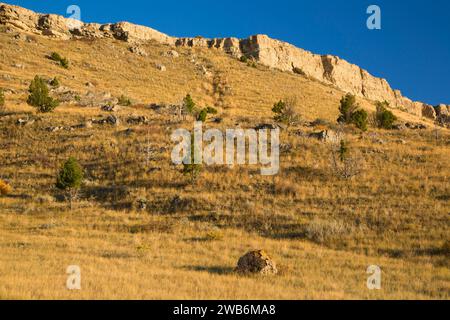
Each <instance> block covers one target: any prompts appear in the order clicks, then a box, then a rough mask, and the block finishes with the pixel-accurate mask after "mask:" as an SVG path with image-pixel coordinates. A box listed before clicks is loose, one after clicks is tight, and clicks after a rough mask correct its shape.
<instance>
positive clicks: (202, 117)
mask: <svg viewBox="0 0 450 320" xmlns="http://www.w3.org/2000/svg"><path fill="white" fill-rule="evenodd" d="M208 114H217V110H216V109H215V108H213V107H206V108H204V109H202V110H201V111H200V112H199V113H198V115H197V121H201V122H205V121H206V118H208Z"/></svg>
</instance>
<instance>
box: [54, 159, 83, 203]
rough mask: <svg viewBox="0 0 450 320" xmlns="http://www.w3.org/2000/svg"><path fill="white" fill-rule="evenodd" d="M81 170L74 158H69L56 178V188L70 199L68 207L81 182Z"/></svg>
mask: <svg viewBox="0 0 450 320" xmlns="http://www.w3.org/2000/svg"><path fill="white" fill-rule="evenodd" d="M83 176H84V175H83V169H82V168H81V166H80V164H79V163H78V161H77V160H76V159H75V158H72V157H71V158H69V159H68V160H67V161H66V162H65V163H64V164H63V166H62V167H61V169H60V171H59V174H58V177H57V178H56V187H57V188H58V189H60V190H63V191H66V192H68V194H69V197H70V207H71V208H72V201H73V199H74V198H75V196H76V194H77V192H78V190H79V189H80V187H81V184H82V182H83Z"/></svg>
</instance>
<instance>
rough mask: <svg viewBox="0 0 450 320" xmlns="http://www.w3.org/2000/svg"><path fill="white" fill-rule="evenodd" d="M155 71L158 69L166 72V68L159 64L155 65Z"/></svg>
mask: <svg viewBox="0 0 450 320" xmlns="http://www.w3.org/2000/svg"><path fill="white" fill-rule="evenodd" d="M156 69H158V70H159V71H166V70H167V68H166V66H165V65H163V64H160V63H157V64H156Z"/></svg>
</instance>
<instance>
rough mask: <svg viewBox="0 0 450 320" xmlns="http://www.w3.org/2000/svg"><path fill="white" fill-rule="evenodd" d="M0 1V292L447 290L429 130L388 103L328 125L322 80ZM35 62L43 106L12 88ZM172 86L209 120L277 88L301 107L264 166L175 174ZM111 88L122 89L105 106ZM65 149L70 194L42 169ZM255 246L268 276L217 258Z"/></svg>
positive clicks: (251, 115) (441, 175) (256, 103)
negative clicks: (342, 172) (377, 114)
mask: <svg viewBox="0 0 450 320" xmlns="http://www.w3.org/2000/svg"><path fill="white" fill-rule="evenodd" d="M1 8H2V9H1V10H0V49H1V50H0V58H1V59H0V70H1V73H0V87H1V88H4V89H5V93H6V94H5V95H6V107H5V108H4V110H2V111H1V112H0V143H1V147H0V161H1V163H2V165H1V171H0V179H2V180H5V181H6V182H7V183H8V184H9V185H10V186H11V187H12V192H11V193H10V194H8V195H2V196H0V297H2V298H32V299H55V298H57V299H58V298H59V299H61V298H63V299H71V298H86V299H89V298H93V299H105V298H106V299H109V298H124V299H140V298H152V299H158V298H166V299H183V298H190V299H214V298H217V299H300V298H313V299H315V298H330V299H336V298H344V299H354V298H368V299H381V298H393V299H399V298H406V299H417V298H418V299H429V298H436V299H448V296H449V293H450V271H449V264H448V261H449V259H448V255H449V215H448V214H449V211H450V210H449V209H450V206H449V201H450V199H449V195H450V189H449V185H450V184H449V181H448V179H449V177H450V171H449V168H450V166H449V165H450V163H449V161H450V157H449V141H450V139H449V137H450V133H449V132H448V130H447V129H444V128H439V127H435V126H434V124H433V123H432V122H431V120H430V119H428V118H422V117H418V116H416V115H414V114H411V113H408V112H404V111H402V110H400V109H393V111H394V113H395V114H396V115H397V116H398V117H399V130H380V129H374V128H370V129H369V131H368V132H365V133H363V132H361V131H359V130H357V129H356V128H354V127H352V126H347V127H344V128H338V127H337V125H336V119H337V117H338V106H339V101H340V99H341V98H342V96H343V95H344V94H345V93H346V90H341V89H339V88H337V87H336V86H334V85H331V84H330V83H328V84H327V83H325V82H323V81H318V80H317V79H312V78H311V77H308V76H307V75H300V74H294V73H292V72H285V71H282V70H277V69H274V68H269V67H268V66H266V65H264V64H263V63H262V62H263V61H259V60H258V59H256V60H255V61H252V60H251V59H250V61H247V62H241V61H239V60H238V59H236V58H235V57H234V56H233V55H230V54H228V53H227V52H226V51H227V50H211V49H210V48H209V46H210V45H207V46H206V47H204V46H203V45H199V46H197V45H193V44H192V45H179V46H176V40H173V39H172V38H170V37H168V38H164V37H165V35H162V34H159V33H158V37H162V38H163V39H166V40H164V41H156V40H158V39H156V40H155V39H153V38H152V36H149V40H148V41H144V42H142V41H138V42H136V41H131V42H129V41H124V40H121V39H120V37H119V39H118V37H117V36H116V37H115V36H111V37H104V36H101V37H90V38H87V37H85V36H82V37H81V36H79V37H77V36H75V37H74V36H73V34H72V33H70V34H67V33H65V32H64V30H62V31H61V32H60V33H58V32H57V31H55V30H59V29H55V28H54V26H55V23H56V25H58V23H57V22H58V21H59V20H61V19H60V18H55V17H53V16H46V17H47V18H45V19H44V18H38V19H37V22H36V16H35V15H34V14H32V13H30V14H29V16H28V18H24V14H23V13H21V15H20V17H19V18H18V19H17V20H14V22H11V20H9V22H7V23H5V19H4V17H5V15H4V14H1V12H5V10H10V8H11V7H10V6H6V5H2V6H1ZM5 8H6V9H5ZM14 10H18V9H17V7H14ZM25 12H28V11H25ZM8 16H11V15H8ZM49 17H51V18H49ZM49 21H51V23H50V22H49ZM55 21H56V22H55ZM65 22H66V21H65V20H64V24H65ZM36 23H37V25H38V26H39V25H42V27H41V28H43V29H39V28H35V27H36ZM75 23H76V22H75ZM124 25H126V24H122V26H124ZM48 26H51V27H48ZM112 26H113V25H109V27H108V28H107V30H120V29H116V28H115V27H112ZM31 27H33V28H34V29H33V30H34V31H36V30H40V31H39V34H34V32H29V31H30V30H29V29H27V28H31ZM84 28H85V29H83V30H84V32H88V28H91V29H90V30H91V31H90V32H91V34H94V35H95V34H96V32H99V31H98V30H100V26H95V25H91V26H85V27H84ZM103 29H105V28H103ZM45 30H51V32H49V31H45ZM145 30H146V31H147V32H150V33H151V34H153V33H152V32H151V31H148V29H145ZM42 31H45V32H44V34H46V35H43V34H41V33H42ZM101 31H102V34H103V31H104V30H101ZM141 31H142V30H141ZM141 31H139V32H141ZM36 32H37V31H36ZM108 32H109V31H108ZM155 32H156V31H155ZM64 34H65V35H67V37H65V36H63V35H64ZM49 35H50V36H49ZM129 35H130V34H129V33H128V35H127V39H128V36H129ZM152 39H153V40H152ZM197 40H199V41H200V40H201V39H197ZM172 41H175V42H173V43H172ZM180 41H181V40H180ZM52 52H58V53H60V54H61V55H62V56H64V57H67V58H68V60H69V61H70V66H69V68H68V69H64V68H62V67H61V66H60V65H59V64H58V63H56V62H55V61H53V60H51V59H49V58H48V56H49V55H50V54H51V53H52ZM261 59H262V58H261ZM258 61H259V62H258ZM35 75H40V76H42V77H43V78H45V79H47V80H51V79H53V78H54V77H57V79H58V82H59V86H54V88H52V89H51V95H52V96H54V97H57V98H59V99H60V100H61V101H62V103H61V105H60V106H59V107H57V108H56V109H55V111H54V112H53V113H49V114H38V113H36V110H35V109H34V108H32V107H30V106H28V105H27V104H26V100H27V97H28V92H27V90H28V86H29V84H30V82H31V80H32V79H33V78H34V77H35ZM188 93H190V94H191V95H192V97H193V99H194V101H195V102H196V103H197V104H198V105H199V106H208V105H209V106H214V107H216V108H217V109H218V114H217V115H216V116H214V118H220V120H221V121H219V119H214V118H211V119H209V120H208V121H207V122H206V123H205V126H206V127H208V128H217V129H221V130H224V129H226V128H233V127H236V126H238V127H242V128H253V127H255V126H257V125H259V124H264V123H273V119H272V118H273V114H272V111H271V109H272V106H273V104H274V103H275V102H277V101H278V100H280V99H284V98H286V97H295V98H296V100H297V105H296V110H297V111H298V112H299V113H300V114H301V116H302V121H301V122H300V123H299V124H297V125H295V126H294V127H293V128H291V130H290V131H282V133H281V143H282V148H281V151H282V154H281V170H280V173H279V175H277V176H274V177H264V176H260V175H259V170H258V169H259V168H257V167H254V166H240V167H234V168H231V167H228V166H213V167H208V166H204V167H203V170H202V173H201V174H200V176H199V177H198V180H197V181H196V182H195V183H193V184H192V183H191V182H190V181H189V179H188V178H186V177H185V176H184V175H183V174H182V173H180V171H181V168H180V167H177V166H174V165H173V164H172V162H171V159H170V153H171V149H172V146H173V143H172V141H171V140H170V135H171V133H172V132H173V131H174V130H175V129H177V128H180V127H183V128H187V129H189V130H192V126H193V119H192V118H190V117H188V118H187V119H186V120H182V119H178V118H177V117H176V113H174V112H173V108H174V106H173V105H178V104H180V102H181V101H182V99H183V97H185V95H186V94H188ZM121 95H124V96H127V97H129V98H131V100H132V102H133V103H132V104H131V105H129V106H116V108H115V109H114V108H112V109H111V107H113V106H114V105H115V104H117V98H118V97H120V96H121ZM358 102H359V103H360V105H361V106H362V107H364V108H365V109H367V110H369V111H373V110H374V109H375V107H374V105H373V101H370V100H367V99H366V98H364V97H360V98H358ZM105 106H106V107H107V108H102V107H105ZM108 108H109V110H110V111H107V110H108ZM111 110H113V111H111ZM317 118H320V119H319V120H320V121H314V120H316V119H317ZM112 119H115V120H112ZM406 122H408V123H409V124H408V125H409V127H410V129H408V128H406V127H405V128H402V127H403V126H402V124H404V123H406ZM424 126H425V127H426V128H425V129H423V128H424ZM413 127H415V128H422V129H421V130H416V129H411V128H413ZM323 130H328V131H331V130H335V131H336V130H343V134H344V135H345V139H346V140H347V141H348V142H349V145H350V148H351V150H352V153H354V154H355V159H357V164H358V169H359V171H360V174H358V175H356V176H355V177H353V178H352V179H343V178H342V177H340V176H339V175H337V174H336V170H335V168H334V167H333V165H332V161H331V160H330V158H331V150H332V148H333V146H332V145H331V144H329V143H327V142H323V141H320V140H318V139H316V138H314V137H316V136H317V135H310V134H311V133H313V134H314V133H320V132H321V131H323ZM68 157H75V158H76V159H78V160H79V162H80V164H81V165H82V166H83V168H84V171H85V182H84V184H83V187H82V190H81V194H80V197H79V199H78V200H77V201H75V203H74V207H73V209H72V210H70V208H69V206H68V203H67V201H65V200H64V199H62V198H61V193H60V192H59V191H58V190H57V189H56V188H55V186H54V185H55V179H56V175H57V173H58V170H59V168H60V166H61V164H62V162H64V161H65V160H66V159H67V158H68ZM259 248H264V249H265V250H267V251H268V252H269V253H270V254H271V255H272V257H273V258H274V260H275V261H276V262H277V263H278V265H279V269H280V273H279V275H277V276H273V277H260V276H239V275H237V274H235V273H234V271H233V270H234V267H235V266H236V262H237V260H238V258H239V257H240V256H242V255H243V254H244V253H245V252H246V251H248V250H250V249H259ZM69 265H79V266H80V268H81V272H82V290H81V291H79V292H78V291H77V292H73V291H68V290H67V289H66V288H65V281H66V277H67V275H66V274H65V270H66V268H67V266H69ZM369 265H379V266H380V267H381V268H382V270H383V283H382V290H379V291H378V290H376V291H370V290H368V289H367V287H366V280H367V276H368V275H367V274H366V269H367V267H368V266H369Z"/></svg>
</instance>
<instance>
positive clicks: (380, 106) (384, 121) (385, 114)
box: [375, 101, 397, 129]
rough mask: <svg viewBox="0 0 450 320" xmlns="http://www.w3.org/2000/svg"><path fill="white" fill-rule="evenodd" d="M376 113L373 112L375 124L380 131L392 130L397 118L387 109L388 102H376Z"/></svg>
mask: <svg viewBox="0 0 450 320" xmlns="http://www.w3.org/2000/svg"><path fill="white" fill-rule="evenodd" d="M376 107H377V111H376V112H375V124H376V126H377V127H378V128H381V129H392V126H393V124H394V122H395V121H397V117H396V116H395V115H394V114H393V113H392V112H391V111H389V110H387V108H388V107H389V102H387V101H384V102H377V104H376Z"/></svg>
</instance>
